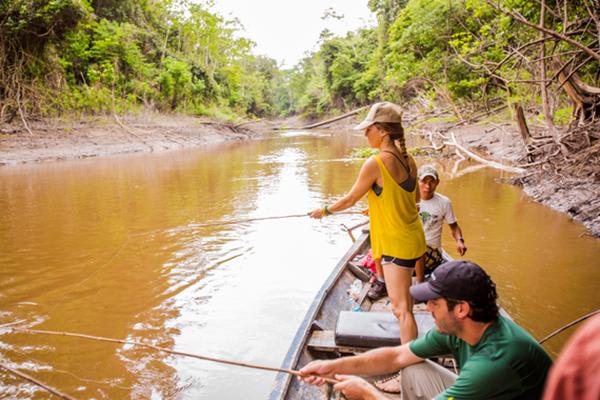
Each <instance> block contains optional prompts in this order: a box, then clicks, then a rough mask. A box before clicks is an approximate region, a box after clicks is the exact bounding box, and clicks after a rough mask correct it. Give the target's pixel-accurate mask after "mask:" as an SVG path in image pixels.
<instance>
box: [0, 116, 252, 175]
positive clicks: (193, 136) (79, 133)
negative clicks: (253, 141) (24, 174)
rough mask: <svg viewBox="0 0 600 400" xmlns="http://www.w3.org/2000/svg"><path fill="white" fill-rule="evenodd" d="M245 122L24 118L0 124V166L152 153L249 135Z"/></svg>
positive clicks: (185, 118) (180, 118)
mask: <svg viewBox="0 0 600 400" xmlns="http://www.w3.org/2000/svg"><path fill="white" fill-rule="evenodd" d="M250 126H251V124H250V123H247V124H243V125H235V124H230V123H225V122H219V121H215V120H209V119H206V118H196V117H191V116H185V115H160V114H154V113H145V114H138V115H133V116H127V117H123V118H115V117H110V116H100V117H87V118H83V119H77V120H72V121H69V120H64V119H61V120H59V119H56V120H41V121H30V122H29V128H30V130H31V132H28V131H27V130H26V129H25V128H24V127H23V125H22V124H15V125H14V126H7V125H4V126H2V127H1V129H0V165H5V166H10V165H19V164H25V163H43V162H52V161H59V160H71V159H81V158H89V157H101V156H110V155H117V154H125V153H138V152H158V151H168V150H176V149H184V148H193V147H199V146H202V145H206V144H210V143H217V142H224V141H230V140H245V139H249V138H252V137H253V136H254V134H255V130H252V129H250V128H249V127H250Z"/></svg>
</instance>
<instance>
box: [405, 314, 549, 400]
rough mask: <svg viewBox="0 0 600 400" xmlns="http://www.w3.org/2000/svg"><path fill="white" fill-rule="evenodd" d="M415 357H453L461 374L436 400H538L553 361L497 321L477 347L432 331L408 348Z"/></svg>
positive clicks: (513, 327) (521, 333)
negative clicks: (446, 355)
mask: <svg viewBox="0 0 600 400" xmlns="http://www.w3.org/2000/svg"><path fill="white" fill-rule="evenodd" d="M409 347H410V350H411V351H412V352H413V353H414V354H415V355H416V356H418V357H421V358H430V357H435V356H441V355H445V354H452V355H454V358H456V362H457V363H458V367H459V369H460V374H459V375H458V378H457V379H456V382H455V383H454V384H453V385H452V386H451V387H449V388H448V389H446V390H445V391H444V392H442V393H440V394H439V395H438V396H437V397H436V400H439V399H456V400H460V399H502V400H504V399H539V398H541V396H542V393H543V390H544V383H545V381H546V375H547V374H548V370H549V369H550V367H551V366H552V360H551V359H550V357H549V356H548V354H546V352H545V351H544V349H543V348H542V347H541V346H540V345H539V344H538V343H537V342H536V341H535V339H533V338H532V337H531V336H530V335H529V334H528V333H527V332H525V330H524V329H523V328H521V327H520V326H518V325H517V324H515V323H514V322H512V321H511V320H510V319H508V318H504V317H498V319H497V320H496V321H494V323H493V324H492V325H490V326H489V327H488V328H487V329H486V330H485V332H484V333H483V335H482V336H481V339H480V340H479V342H478V343H477V344H476V345H475V346H470V345H469V344H468V343H466V342H464V341H462V340H461V339H459V338H457V337H456V336H450V335H445V334H442V333H439V332H438V331H437V329H436V328H433V329H431V330H430V331H429V332H427V334H426V335H425V336H423V337H421V338H419V339H416V340H415V341H413V342H412V343H410V345H409Z"/></svg>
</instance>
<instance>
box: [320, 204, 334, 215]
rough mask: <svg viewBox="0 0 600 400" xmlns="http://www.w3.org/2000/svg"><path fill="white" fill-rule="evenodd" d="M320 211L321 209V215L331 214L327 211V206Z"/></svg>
mask: <svg viewBox="0 0 600 400" xmlns="http://www.w3.org/2000/svg"><path fill="white" fill-rule="evenodd" d="M322 211H323V215H331V214H332V212H331V211H329V207H328V206H325V207H323V210H322Z"/></svg>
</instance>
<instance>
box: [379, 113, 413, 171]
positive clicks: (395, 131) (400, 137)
mask: <svg viewBox="0 0 600 400" xmlns="http://www.w3.org/2000/svg"><path fill="white" fill-rule="evenodd" d="M376 124H377V125H379V127H380V128H381V129H383V130H384V131H386V132H387V133H388V134H389V135H390V139H391V140H392V142H394V145H396V147H397V148H398V150H400V154H401V155H402V157H404V161H406V169H407V170H408V174H409V175H410V174H411V173H412V167H411V165H410V161H409V158H408V151H407V150H406V139H405V137H404V128H403V127H402V123H400V122H376Z"/></svg>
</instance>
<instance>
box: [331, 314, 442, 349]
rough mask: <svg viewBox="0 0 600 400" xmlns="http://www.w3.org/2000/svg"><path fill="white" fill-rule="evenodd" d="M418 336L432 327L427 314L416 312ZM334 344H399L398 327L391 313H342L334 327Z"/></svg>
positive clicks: (366, 345)
mask: <svg viewBox="0 0 600 400" xmlns="http://www.w3.org/2000/svg"><path fill="white" fill-rule="evenodd" d="M415 320H416V321H417V327H418V329H419V336H423V335H424V334H425V333H427V331H429V330H430V329H431V328H433V326H434V322H433V318H432V317H431V314H430V313H429V312H416V313H415ZM335 344H336V345H338V346H353V347H368V348H375V347H383V346H397V345H399V344H400V325H399V323H398V320H397V319H396V317H395V316H394V314H392V313H391V312H353V311H342V312H341V313H340V315H339V317H338V320H337V324H336V326H335Z"/></svg>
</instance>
